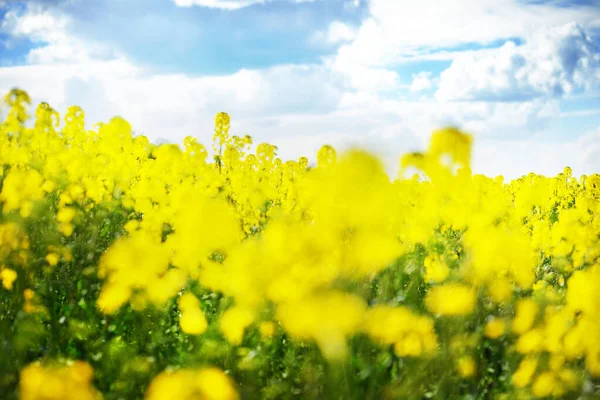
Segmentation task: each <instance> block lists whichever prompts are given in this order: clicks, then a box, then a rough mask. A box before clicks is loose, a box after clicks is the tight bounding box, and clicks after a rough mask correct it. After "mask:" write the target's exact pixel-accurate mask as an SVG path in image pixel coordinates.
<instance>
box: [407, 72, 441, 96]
mask: <svg viewBox="0 0 600 400" xmlns="http://www.w3.org/2000/svg"><path fill="white" fill-rule="evenodd" d="M431 75H432V74H431V72H427V71H423V72H419V73H418V74H413V75H412V84H411V85H410V91H411V92H420V91H422V90H428V89H431V88H432V87H433V85H434V84H435V81H434V79H432V78H431Z"/></svg>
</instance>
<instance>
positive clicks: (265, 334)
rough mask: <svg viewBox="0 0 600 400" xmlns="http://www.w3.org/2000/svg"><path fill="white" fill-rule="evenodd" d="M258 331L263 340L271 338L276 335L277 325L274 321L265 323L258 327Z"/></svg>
mask: <svg viewBox="0 0 600 400" xmlns="http://www.w3.org/2000/svg"><path fill="white" fill-rule="evenodd" d="M258 330H259V331H260V336H261V337H262V338H263V339H267V338H270V337H271V336H273V335H274V334H275V323H274V322H273V321H263V322H261V323H260V325H259V326H258Z"/></svg>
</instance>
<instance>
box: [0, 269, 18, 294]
mask: <svg viewBox="0 0 600 400" xmlns="http://www.w3.org/2000/svg"><path fill="white" fill-rule="evenodd" d="M16 279H17V273H16V272H15V271H14V270H12V269H10V268H2V270H0V280H2V286H4V288H5V289H6V290H11V289H12V287H13V283H14V282H15V280H16Z"/></svg>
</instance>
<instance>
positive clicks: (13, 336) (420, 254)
mask: <svg viewBox="0 0 600 400" xmlns="http://www.w3.org/2000/svg"><path fill="white" fill-rule="evenodd" d="M29 107H30V100H29V97H28V95H27V93H25V92H24V91H21V90H18V89H14V90H12V91H11V92H10V93H9V94H8V95H7V96H6V97H5V99H4V108H3V110H4V111H5V115H6V118H5V120H4V121H3V122H2V125H1V127H0V161H1V164H2V170H0V187H1V191H0V202H1V210H2V211H1V213H0V283H1V285H0V397H1V398H2V399H18V398H20V399H23V400H34V399H35V400H41V399H44V400H46V399H48V400H49V399H74V400H75V399H76V400H87V399H100V398H104V399H115V400H117V399H148V400H171V399H174V400H176V399H205V400H233V399H286V398H297V399H507V400H508V399H531V398H565V399H590V400H591V399H598V398H600V175H598V174H595V175H591V176H581V177H574V176H572V173H571V170H570V169H569V168H568V167H567V168H565V169H564V171H563V172H562V173H560V174H558V175H557V176H555V177H545V176H539V175H535V174H529V175H527V176H523V177H522V178H520V179H517V180H513V181H511V182H505V181H504V180H503V178H502V177H496V178H490V177H486V176H482V175H476V174H472V173H471V170H470V158H471V148H472V137H471V136H470V135H469V134H466V133H463V132H461V131H459V130H457V129H454V128H445V129H441V130H438V131H436V132H434V133H433V134H432V136H431V140H430V144H429V147H428V148H427V149H423V152H422V153H411V154H406V155H404V156H402V157H400V158H399V163H400V174H399V176H398V177H394V179H390V177H389V176H388V175H387V174H386V172H385V170H384V167H383V165H382V164H381V162H380V161H379V160H378V159H377V158H376V157H375V156H373V155H371V154H369V153H368V152H365V151H362V150H352V151H348V152H345V153H343V154H338V153H336V151H335V150H334V149H333V148H332V147H330V146H327V145H325V146H323V147H322V148H321V149H320V150H319V152H318V154H317V155H316V159H315V160H314V161H315V162H314V163H313V162H312V160H311V162H309V159H308V158H305V157H302V158H300V159H298V160H290V161H285V160H281V159H280V158H277V154H276V151H277V148H276V147H275V146H273V145H270V144H267V143H263V144H258V146H256V147H255V148H254V147H253V143H252V139H251V138H250V137H249V136H245V137H238V136H232V135H230V133H229V123H230V120H229V116H228V115H227V114H225V113H219V114H218V115H217V116H216V119H215V131H214V136H213V143H212V148H211V149H210V152H209V151H208V150H207V148H206V147H204V146H203V145H202V144H200V143H199V142H198V141H197V140H196V139H195V138H192V137H188V138H186V139H185V140H184V143H183V144H182V145H181V146H179V145H174V144H162V145H154V144H152V143H151V142H150V141H149V140H148V139H147V138H146V137H144V136H137V135H133V133H132V128H131V126H130V125H129V124H128V123H127V122H126V121H125V120H123V119H122V118H118V117H115V118H113V119H112V120H111V121H110V122H108V123H105V124H99V125H97V126H96V127H95V129H94V130H86V129H85V128H84V111H83V110H82V109H80V108H79V107H76V106H73V107H70V108H69V109H68V110H67V111H66V115H65V116H64V118H61V116H59V114H58V113H57V112H56V111H55V110H53V109H52V108H51V107H50V106H49V105H48V104H46V103H42V104H40V105H39V106H37V108H36V109H35V115H34V116H29V115H28V113H29ZM26 125H27V126H30V127H27V126H26ZM209 153H210V155H209ZM599 172H600V171H599Z"/></svg>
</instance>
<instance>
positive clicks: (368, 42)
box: [337, 0, 600, 66]
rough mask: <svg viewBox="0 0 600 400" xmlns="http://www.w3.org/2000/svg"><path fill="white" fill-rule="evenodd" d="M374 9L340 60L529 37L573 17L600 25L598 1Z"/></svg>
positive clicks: (378, 59)
mask: <svg viewBox="0 0 600 400" xmlns="http://www.w3.org/2000/svg"><path fill="white" fill-rule="evenodd" d="M369 11H370V16H369V18H367V19H366V20H365V21H364V22H363V24H362V26H361V27H360V29H359V31H358V35H357V37H356V40H354V41H353V42H352V43H351V44H348V45H345V46H342V48H340V50H339V52H338V55H337V57H338V59H339V62H341V63H344V64H361V65H370V66H388V65H394V64H396V63H398V62H400V61H402V60H405V59H406V58H409V57H413V58H420V57H423V56H425V55H427V54H430V53H435V52H436V51H439V50H440V48H441V50H444V48H448V47H453V46H458V45H462V44H469V43H484V44H485V43H491V42H493V41H495V40H497V39H507V38H512V37H525V36H527V35H529V34H531V33H532V32H533V31H535V30H537V29H539V28H540V27H546V26H556V25H560V24H565V23H568V22H571V21H575V22H578V23H579V24H581V25H582V26H583V27H584V28H588V27H592V26H595V27H600V13H599V12H598V9H597V7H594V6H572V7H568V8H566V7H557V6H555V5H553V3H525V2H522V1H518V0H455V1H436V0H420V1H398V0H371V1H370V2H369ZM446 53H447V52H446Z"/></svg>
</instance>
